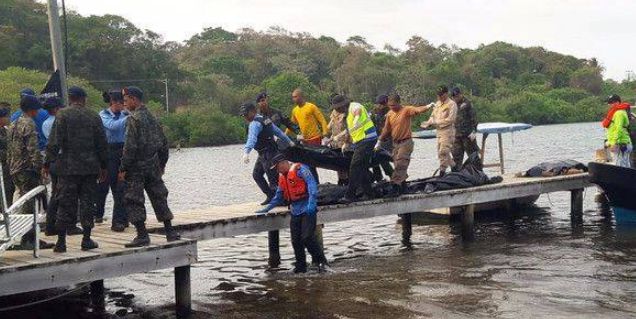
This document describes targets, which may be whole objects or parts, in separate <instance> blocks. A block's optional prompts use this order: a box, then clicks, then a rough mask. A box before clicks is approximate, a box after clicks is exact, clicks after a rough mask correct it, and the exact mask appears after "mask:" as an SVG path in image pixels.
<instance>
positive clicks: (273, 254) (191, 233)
mask: <svg viewBox="0 0 636 319" xmlns="http://www.w3.org/2000/svg"><path fill="white" fill-rule="evenodd" d="M588 186H590V183H589V182H588V175H587V174H578V175H569V176H559V177H549V178H516V177H511V176H506V177H505V178H504V180H503V181H502V183H499V184H493V185H485V186H480V187H474V188H466V189H456V190H449V191H441V192H435V193H431V194H412V195H404V196H401V197H399V198H390V199H376V200H372V201H366V202H358V203H354V204H350V205H331V206H322V207H319V212H320V213H319V214H318V222H319V223H331V222H340V221H347V220H354V219H365V218H371V217H377V216H384V215H398V214H399V215H401V216H402V218H403V220H405V221H406V222H404V223H402V227H403V243H410V234H411V229H410V227H411V226H410V225H411V224H410V222H409V221H410V217H411V213H413V212H422V211H429V212H430V211H434V210H435V209H439V208H445V207H467V208H468V209H465V210H463V211H464V218H463V219H462V220H464V221H470V222H471V223H472V220H473V216H472V214H468V213H471V212H472V211H473V209H474V207H473V206H474V205H475V204H481V203H490V202H494V201H501V200H509V199H513V198H522V197H527V196H537V195H541V194H545V193H551V192H557V191H571V192H572V212H573V213H580V212H578V211H579V210H581V207H582V206H581V205H582V196H581V194H582V192H581V190H582V189H584V188H586V187H588ZM262 207H263V206H260V205H258V204H257V203H242V204H237V205H229V206H215V207H211V208H208V209H199V210H195V211H191V212H182V213H176V214H175V219H174V220H173V225H174V226H175V227H176V228H177V229H178V230H179V231H180V232H181V234H182V237H184V238H189V239H184V240H181V241H176V242H172V243H168V242H166V239H165V237H164V236H163V235H158V234H157V233H160V232H162V231H163V224H162V223H159V222H157V221H156V219H155V218H154V216H152V215H149V216H148V220H147V228H148V230H149V231H151V232H153V233H155V234H152V235H151V240H152V245H151V246H148V247H141V248H125V247H124V244H125V243H127V242H129V241H131V240H132V239H133V238H134V236H135V235H136V234H135V230H134V228H133V227H132V226H131V227H129V228H128V229H126V231H125V232H122V233H115V232H112V231H111V230H110V224H109V223H104V224H98V225H96V227H95V228H94V229H93V234H92V235H93V236H92V237H93V239H94V240H95V241H97V242H98V243H99V245H100V247H99V248H98V249H95V250H92V251H88V252H84V251H81V250H80V242H81V239H82V236H81V235H77V236H69V237H68V239H67V247H68V252H67V253H64V254H55V253H53V252H52V250H42V251H41V253H40V254H41V257H40V258H34V257H33V256H32V254H31V251H6V252H4V253H3V255H2V256H1V257H0V296H4V295H11V294H17V293H23V292H29V291H36V290H42V289H48V288H54V287H63V286H70V285H74V284H79V283H86V282H91V283H92V284H91V291H94V292H95V293H96V294H97V295H99V294H103V282H102V280H103V279H107V278H112V277H120V276H125V275H128V274H133V273H142V272H148V271H154V270H160V269H166V268H174V269H175V293H176V304H177V309H180V310H181V311H186V312H187V311H188V310H189V309H190V302H191V300H190V281H189V277H190V276H189V274H190V272H189V269H190V268H189V265H190V264H192V263H195V262H196V261H197V244H196V240H205V239H213V238H221V237H233V236H238V235H247V234H254V233H260V232H265V231H269V234H268V235H269V246H270V247H269V248H270V260H269V263H270V266H272V267H276V266H277V265H278V264H279V263H280V255H279V252H278V241H279V237H278V230H279V229H286V228H288V227H289V218H290V217H289V212H288V211H287V208H286V207H277V208H276V209H274V210H273V211H272V212H271V213H269V214H267V215H256V214H255V213H254V212H255V211H257V210H258V209H261V208H262ZM575 211H576V212H575ZM467 212H468V213H467ZM43 239H44V240H46V241H49V242H55V240H56V237H55V236H49V237H43ZM93 287H95V290H93ZM100 287H101V288H100ZM100 291H101V292H100ZM92 294H93V293H92Z"/></svg>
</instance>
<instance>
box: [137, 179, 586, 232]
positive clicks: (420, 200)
mask: <svg viewBox="0 0 636 319" xmlns="http://www.w3.org/2000/svg"><path fill="white" fill-rule="evenodd" d="M588 186H590V184H589V182H588V175H587V174H586V173H584V174H576V175H566V176H556V177H539V178H528V177H523V178H520V177H514V176H505V177H504V180H503V181H502V182H501V183H498V184H492V185H485V186H479V187H472V188H465V189H455V190H449V191H441V192H435V193H431V194H411V195H404V196H401V197H399V198H389V199H375V200H372V201H366V202H358V203H354V204H350V205H330V206H321V207H319V214H318V222H319V223H331V222H340V221H347V220H353V219H363V218H370V217H377V216H384V215H397V214H406V213H412V212H424V211H426V212H433V213H435V210H436V209H439V208H447V207H459V206H466V205H472V204H480V203H489V202H494V201H501V200H508V199H513V198H520V197H527V196H535V195H541V194H545V193H552V192H558V191H571V190H577V189H583V188H585V187H588ZM260 208H262V206H260V205H258V204H257V203H241V204H237V205H229V206H215V207H211V208H209V209H205V210H196V211H193V212H181V213H177V214H175V219H174V221H173V225H175V227H177V228H178V229H179V231H181V232H182V235H183V236H184V237H187V238H192V239H198V240H206V239H213V238H220V237H232V236H237V235H245V234H251V233H258V232H264V231H275V230H279V229H286V228H288V227H289V216H288V212H287V210H286V208H285V207H278V208H276V209H275V210H273V211H272V212H271V213H269V214H267V215H265V216H263V215H261V216H257V215H255V214H254V212H255V211H257V210H258V209H260ZM149 219H152V217H150V216H149ZM148 229H149V230H150V231H151V232H161V231H163V225H162V224H160V223H158V222H156V221H155V220H154V219H153V221H152V222H149V223H148Z"/></svg>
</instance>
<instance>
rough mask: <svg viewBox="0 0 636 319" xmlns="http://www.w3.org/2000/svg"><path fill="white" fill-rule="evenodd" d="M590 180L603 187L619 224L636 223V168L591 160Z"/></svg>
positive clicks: (589, 166)
mask: <svg viewBox="0 0 636 319" xmlns="http://www.w3.org/2000/svg"><path fill="white" fill-rule="evenodd" d="M588 168H589V172H590V182H592V183H594V184H596V185H598V186H599V187H601V189H603V192H604V193H605V196H606V197H607V199H608V200H609V205H610V207H612V210H613V211H614V218H615V219H616V223H617V224H636V170H635V169H631V168H625V167H619V166H615V165H609V164H602V163H595V162H591V163H589V165H588Z"/></svg>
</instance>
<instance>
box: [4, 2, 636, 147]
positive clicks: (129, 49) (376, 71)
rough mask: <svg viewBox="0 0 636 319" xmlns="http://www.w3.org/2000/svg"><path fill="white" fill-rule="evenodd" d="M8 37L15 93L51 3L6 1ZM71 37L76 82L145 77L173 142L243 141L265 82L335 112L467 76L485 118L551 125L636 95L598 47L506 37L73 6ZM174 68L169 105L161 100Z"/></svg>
mask: <svg viewBox="0 0 636 319" xmlns="http://www.w3.org/2000/svg"><path fill="white" fill-rule="evenodd" d="M0 42H2V46H0V70H4V71H1V72H0V100H9V101H11V102H13V103H15V102H16V100H17V91H18V90H19V88H21V87H23V86H33V87H36V88H40V87H42V86H43V84H44V82H45V81H46V77H47V76H46V73H48V72H50V70H51V69H52V66H51V64H52V62H51V58H50V56H51V55H50V46H49V39H48V25H47V21H46V8H45V6H44V5H43V4H40V3H37V2H35V1H33V0H3V1H2V3H0ZM68 46H69V49H68V70H69V72H70V74H71V75H72V76H73V79H72V80H71V82H75V83H80V84H83V85H84V86H90V87H91V89H90V94H91V103H94V104H93V105H98V106H100V107H101V106H102V104H101V103H100V102H99V98H98V93H97V92H98V90H104V89H108V88H110V87H120V86H122V85H128V84H131V83H132V84H135V85H139V86H140V87H142V88H143V89H144V90H145V91H146V92H147V95H148V99H149V100H150V101H152V103H150V104H151V106H152V109H153V110H154V111H155V112H156V113H158V115H159V116H160V117H161V118H162V122H163V123H164V125H165V126H166V129H167V133H168V135H169V138H170V139H171V141H172V142H173V143H177V142H178V143H181V144H182V145H184V146H185V145H190V146H202V145H218V144H227V143H234V142H239V141H240V140H241V138H242V137H243V135H244V129H243V126H242V121H241V119H240V118H237V117H236V116H235V114H236V110H237V106H238V105H239V104H240V103H242V102H244V101H247V100H253V98H254V97H255V95H256V94H257V93H258V92H260V91H262V90H267V91H268V92H269V93H270V96H271V101H272V104H273V106H274V107H276V108H279V109H282V110H285V111H289V109H290V108H291V103H290V99H289V96H290V92H291V90H292V89H293V88H295V87H302V88H304V90H305V92H307V93H308V94H309V96H310V100H312V101H315V102H316V103H317V104H318V105H319V106H320V107H322V108H323V110H324V111H325V113H326V112H328V97H329V95H331V94H332V93H334V92H338V93H346V94H348V95H349V96H350V97H351V98H352V99H354V100H357V101H362V102H364V103H370V102H371V101H372V100H373V98H374V97H375V96H376V95H378V94H383V93H387V92H392V91H397V92H399V93H400V94H401V95H402V96H403V98H404V100H405V101H406V102H409V103H424V102H429V101H431V100H432V99H433V98H434V94H433V92H434V90H435V87H436V86H438V85H439V84H446V85H449V86H455V85H458V86H460V87H462V88H463V89H464V90H465V91H466V92H469V94H468V95H469V98H471V99H472V100H473V102H474V104H475V106H476V107H477V109H478V116H479V119H480V120H481V121H508V122H527V123H532V124H551V123H566V122H579V121H595V120H598V119H599V118H600V117H601V116H602V114H603V113H604V111H605V106H604V103H603V98H604V97H605V96H607V95H608V94H610V93H618V94H620V95H622V96H624V97H625V98H627V99H629V100H633V99H634V96H635V94H634V88H636V83H635V82H623V83H617V82H615V81H612V80H603V78H602V71H603V70H602V66H601V65H600V64H599V63H598V61H596V60H595V59H593V58H592V59H580V58H576V57H573V56H568V55H562V54H559V53H555V52H550V51H547V50H545V49H543V48H541V47H530V48H522V47H518V46H515V45H512V44H508V43H503V42H495V43H491V44H488V45H481V46H480V47H478V48H477V49H474V50H472V49H462V48H458V47H455V46H447V45H441V46H434V45H432V44H430V43H429V42H428V41H426V40H425V39H422V38H420V37H417V36H414V37H412V38H411V39H410V40H409V41H408V42H407V43H406V49H405V50H404V51H400V50H398V49H396V48H393V47H391V46H388V45H387V46H385V47H384V48H382V49H381V50H379V49H377V48H374V47H372V46H371V45H370V44H368V43H367V42H366V41H365V39H364V38H363V37H360V36H352V37H350V38H349V39H348V40H347V41H346V43H339V42H338V41H336V40H335V39H333V38H330V37H326V36H322V37H319V38H316V37H312V36H310V35H308V34H305V33H291V32H289V31H286V30H283V29H280V28H276V27H272V28H270V29H269V30H268V31H266V32H256V31H254V30H251V29H243V30H240V31H238V32H229V31H226V30H223V29H221V28H207V29H205V30H203V31H202V32H201V33H199V34H196V35H194V36H193V37H192V38H190V39H189V40H187V41H185V42H183V43H174V42H163V41H162V39H161V37H160V36H159V35H158V34H156V33H153V32H152V31H149V30H140V29H139V28H137V27H135V26H134V25H133V24H132V23H131V22H129V21H127V20H125V19H124V18H122V17H119V16H114V15H104V16H89V17H83V16H80V15H78V14H76V13H73V12H69V14H68ZM16 67H19V68H16ZM30 70H35V71H30ZM36 71H39V72H36ZM43 72H45V73H43ZM166 78H167V79H169V82H168V83H169V90H170V94H169V97H170V108H171V110H170V113H169V114H165V111H163V108H162V107H161V105H164V103H165V102H164V101H165V97H164V84H163V83H162V82H161V81H162V80H163V79H166ZM82 79H83V80H82ZM126 80H140V81H139V82H129V81H126ZM105 81H112V82H105ZM88 83H90V84H91V85H89V84H88Z"/></svg>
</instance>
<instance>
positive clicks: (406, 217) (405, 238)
mask: <svg viewBox="0 0 636 319" xmlns="http://www.w3.org/2000/svg"><path fill="white" fill-rule="evenodd" d="M400 217H401V218H402V245H404V246H405V247H407V248H411V246H412V245H413V243H411V235H412V234H413V215H412V214H411V213H408V214H401V215H400Z"/></svg>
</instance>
